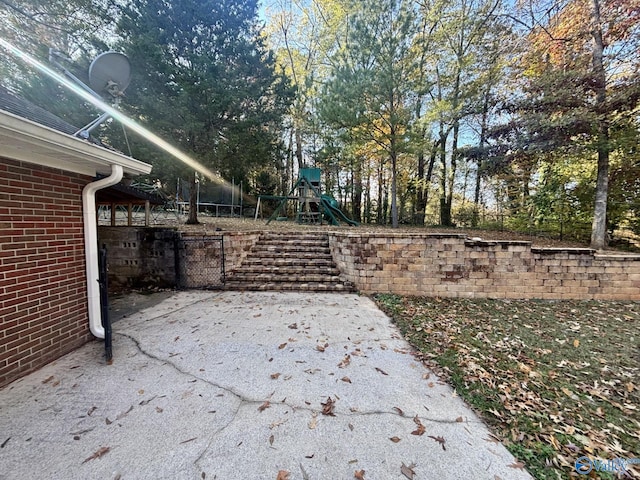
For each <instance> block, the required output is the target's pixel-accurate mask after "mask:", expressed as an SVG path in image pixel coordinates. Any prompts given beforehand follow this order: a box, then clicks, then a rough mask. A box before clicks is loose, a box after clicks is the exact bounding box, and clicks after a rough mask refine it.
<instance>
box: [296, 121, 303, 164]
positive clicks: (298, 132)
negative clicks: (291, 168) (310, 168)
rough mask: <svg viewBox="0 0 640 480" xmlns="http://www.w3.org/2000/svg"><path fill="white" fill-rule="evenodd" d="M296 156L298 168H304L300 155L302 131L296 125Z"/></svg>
mask: <svg viewBox="0 0 640 480" xmlns="http://www.w3.org/2000/svg"><path fill="white" fill-rule="evenodd" d="M295 137H296V158H297V159H298V168H299V169H300V168H304V159H303V157H302V133H300V129H299V128H298V127H296V132H295Z"/></svg>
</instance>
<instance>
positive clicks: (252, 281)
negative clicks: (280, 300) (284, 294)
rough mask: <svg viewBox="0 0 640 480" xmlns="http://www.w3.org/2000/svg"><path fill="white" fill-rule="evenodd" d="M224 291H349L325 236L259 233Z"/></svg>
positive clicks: (350, 287)
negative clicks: (258, 236)
mask: <svg viewBox="0 0 640 480" xmlns="http://www.w3.org/2000/svg"><path fill="white" fill-rule="evenodd" d="M225 288H226V289H227V290H276V291H309V292H353V291H355V289H354V287H353V285H352V284H351V283H349V282H347V281H345V280H343V279H342V278H341V277H340V271H339V270H338V268H337V267H336V264H335V263H334V261H333V258H332V257H331V250H330V248H329V236H328V235H327V234H325V233H275V232H269V233H263V234H262V235H260V238H259V239H258V241H257V242H256V244H255V245H254V246H253V248H252V249H251V251H250V252H249V253H248V254H247V257H246V258H245V259H244V261H243V262H242V264H241V265H240V266H239V267H237V268H236V269H235V270H232V271H230V272H228V274H227V278H226V282H225Z"/></svg>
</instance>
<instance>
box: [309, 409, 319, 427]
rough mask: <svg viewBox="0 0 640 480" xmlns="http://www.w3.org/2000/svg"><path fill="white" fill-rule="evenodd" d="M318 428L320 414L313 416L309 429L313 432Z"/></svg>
mask: <svg viewBox="0 0 640 480" xmlns="http://www.w3.org/2000/svg"><path fill="white" fill-rule="evenodd" d="M317 426H318V414H317V413H315V412H314V413H313V414H311V421H310V422H309V429H311V430H313V429H315V428H316V427H317Z"/></svg>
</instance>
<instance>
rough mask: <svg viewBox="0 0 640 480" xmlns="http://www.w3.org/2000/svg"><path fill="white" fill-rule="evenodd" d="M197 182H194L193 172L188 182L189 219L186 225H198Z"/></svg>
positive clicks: (194, 173) (194, 174) (194, 175)
mask: <svg viewBox="0 0 640 480" xmlns="http://www.w3.org/2000/svg"><path fill="white" fill-rule="evenodd" d="M199 223H200V222H199V221H198V182H197V181H196V172H193V175H192V176H191V179H190V180H189V218H187V225H198V224H199Z"/></svg>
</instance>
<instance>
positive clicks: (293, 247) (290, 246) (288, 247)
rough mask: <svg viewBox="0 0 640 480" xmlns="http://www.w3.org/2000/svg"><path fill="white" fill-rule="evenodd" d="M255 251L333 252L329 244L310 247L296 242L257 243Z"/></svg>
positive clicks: (253, 250)
mask: <svg viewBox="0 0 640 480" xmlns="http://www.w3.org/2000/svg"><path fill="white" fill-rule="evenodd" d="M251 251H252V252H253V253H262V252H265V253H269V252H278V253H280V252H287V253H292V252H314V253H324V254H327V253H328V254H331V249H330V248H329V246H324V247H317V246H314V247H313V248H309V247H305V246H304V245H299V244H295V243H285V244H282V243H280V244H274V245H263V244H257V245H255V246H254V248H253V249H252V250H251Z"/></svg>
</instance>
